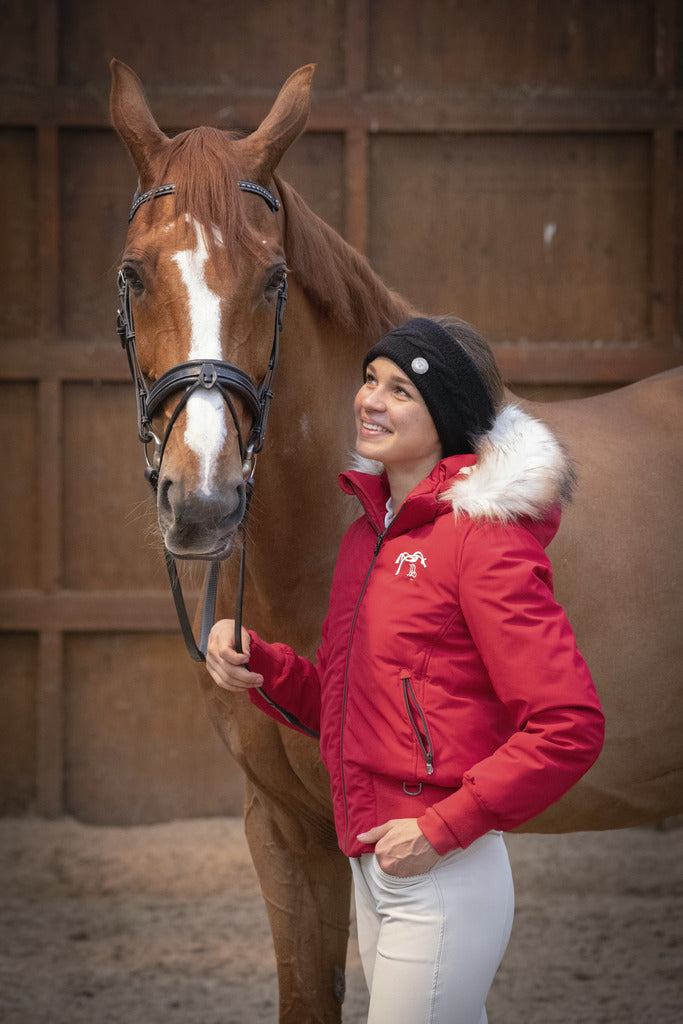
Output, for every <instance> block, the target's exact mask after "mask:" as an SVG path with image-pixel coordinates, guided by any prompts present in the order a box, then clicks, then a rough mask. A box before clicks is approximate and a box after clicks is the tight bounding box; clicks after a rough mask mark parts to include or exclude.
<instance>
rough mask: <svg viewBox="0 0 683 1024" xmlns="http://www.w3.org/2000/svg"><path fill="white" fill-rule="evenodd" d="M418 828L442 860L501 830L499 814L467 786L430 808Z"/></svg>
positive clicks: (419, 822) (421, 818) (420, 819)
mask: <svg viewBox="0 0 683 1024" xmlns="http://www.w3.org/2000/svg"><path fill="white" fill-rule="evenodd" d="M417 824H418V826H419V828H420V831H421V832H422V833H423V834H424V835H425V836H426V837H427V839H428V840H429V842H430V843H431V844H432V846H433V847H434V849H435V850H436V852H437V853H438V854H439V855H440V856H443V854H444V853H449V852H450V851H451V850H456V849H461V850H464V849H466V847H468V846H469V845H470V843H473V842H474V840H475V839H479V837H480V836H483V835H484V834H485V833H486V832H490V831H491V829H499V827H500V826H499V824H498V821H497V818H496V816H495V814H492V813H491V811H488V810H487V809H486V808H485V807H483V806H482V805H481V804H480V803H479V801H478V800H477V798H476V796H475V795H474V792H473V791H472V788H471V786H468V785H467V783H465V784H464V785H463V786H462V787H461V788H460V789H459V790H458V791H457V792H456V793H453V795H452V796H449V797H446V799H445V800H440V801H439V803H437V804H434V805H433V806H432V807H429V808H428V809H427V810H426V811H425V813H424V814H423V815H422V817H420V818H418V819H417Z"/></svg>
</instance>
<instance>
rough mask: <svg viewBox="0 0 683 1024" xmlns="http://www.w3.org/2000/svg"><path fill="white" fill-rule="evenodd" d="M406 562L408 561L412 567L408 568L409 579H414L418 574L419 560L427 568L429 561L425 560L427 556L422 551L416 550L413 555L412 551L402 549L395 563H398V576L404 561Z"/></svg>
mask: <svg viewBox="0 0 683 1024" xmlns="http://www.w3.org/2000/svg"><path fill="white" fill-rule="evenodd" d="M404 562H407V563H408V565H409V566H410V568H409V569H408V579H409V580H414V579H415V577H416V576H417V563H418V562H421V563H422V565H423V567H424V568H425V569H426V568H427V563H426V561H425V557H424V555H423V554H422V552H421V551H416V552H415V553H414V554H413V555H411V554H410V552H408V551H402V552H401V554H400V555H399V556H398V558H397V559H396V563H395V564H396V565H398V569H397V570H396V573H395V575H396V576H398V574H399V573H400V571H401V569H402V568H403V563H404Z"/></svg>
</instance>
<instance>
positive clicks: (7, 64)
mask: <svg viewBox="0 0 683 1024" xmlns="http://www.w3.org/2000/svg"><path fill="white" fill-rule="evenodd" d="M38 7H39V0H3V2H2V6H1V7H0V26H1V27H2V38H3V47H2V63H0V82H2V83H9V82H12V83H21V84H26V83H30V82H35V81H36V79H37V77H38V40H37V35H38V33H37V28H38ZM10 40H11V43H10Z"/></svg>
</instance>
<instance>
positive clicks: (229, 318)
mask: <svg viewBox="0 0 683 1024" xmlns="http://www.w3.org/2000/svg"><path fill="white" fill-rule="evenodd" d="M111 69H112V77H113V85H112V93H111V111H112V118H113V123H114V125H115V127H116V129H117V131H118V132H119V134H120V136H121V138H122V139H123V141H124V143H125V145H126V146H127V148H128V150H129V152H130V154H131V156H132V158H133V161H134V163H135V166H136V168H137V171H138V175H139V189H140V191H141V192H142V193H143V195H142V202H141V203H140V205H139V207H138V209H137V211H136V213H135V216H133V218H132V220H131V222H130V226H129V231H128V237H127V239H126V245H125V251H124V255H123V258H122V264H121V267H122V272H123V275H124V278H125V284H126V286H127V292H128V298H129V301H130V308H131V311H132V313H133V314H134V320H135V328H136V331H137V359H138V361H139V362H138V363H137V364H136V363H135V361H133V369H134V374H136V376H137V378H138V389H140V388H141V389H142V391H143V399H144V393H145V391H146V389H148V388H149V387H150V386H151V385H152V384H153V382H155V381H158V380H159V378H161V377H163V375H164V374H166V373H167V372H168V371H171V370H173V368H174V367H177V366H178V364H186V363H188V361H189V362H190V370H191V371H192V372H193V373H194V381H195V386H194V387H193V388H191V389H190V391H189V392H188V391H186V390H184V389H185V387H186V385H187V379H186V378H183V380H182V381H181V383H180V384H179V383H178V381H177V380H176V381H175V384H174V378H173V374H171V378H170V379H171V386H170V387H169V388H168V389H166V388H162V393H161V394H158V393H157V395H156V400H155V402H154V403H153V404H154V408H153V409H152V410H151V412H150V410H149V409H147V413H148V414H149V415H148V416H147V422H146V424H143V428H142V430H141V432H142V433H143V436H146V437H147V438H151V439H152V443H156V444H157V451H156V453H155V456H154V457H153V458H152V462H153V463H154V465H153V468H152V473H153V474H158V488H157V511H158V519H159V525H160V528H161V532H162V535H163V539H164V544H165V546H166V548H167V550H168V551H169V552H171V553H172V554H173V555H174V556H178V557H188V558H205V559H209V560H210V559H226V560H225V561H224V562H223V563H222V569H221V574H220V582H219V587H218V603H217V615H218V616H219V617H233V615H234V607H235V604H234V602H235V596H234V594H235V568H234V566H233V560H232V559H230V558H229V557H228V556H229V555H230V554H231V552H232V549H233V547H237V546H238V545H237V543H236V537H237V536H238V534H237V527H238V524H239V522H240V520H241V518H242V516H243V513H244V507H245V471H246V472H248V471H249V465H247V467H246V470H245V465H244V463H245V460H246V462H247V464H249V463H250V454H251V453H250V452H249V450H248V449H249V438H250V435H251V433H252V430H251V428H252V420H253V418H254V416H255V415H257V406H258V399H259V398H260V397H262V391H263V390H266V391H268V390H269V388H268V387H267V386H266V387H265V389H261V392H259V390H258V389H259V384H260V382H261V381H262V380H263V378H264V376H266V375H267V374H268V372H269V371H268V365H269V360H270V359H271V356H272V353H273V337H274V332H275V331H276V328H275V324H276V321H277V316H278V313H277V303H278V302H282V297H283V283H284V279H285V273H286V274H287V275H288V277H289V298H288V301H287V308H286V312H285V316H284V325H285V326H284V335H283V344H282V351H281V354H280V360H279V365H278V366H277V371H276V374H275V378H274V385H273V386H274V390H275V391H276V398H275V401H274V402H273V406H272V410H271V416H270V423H269V425H268V432H267V436H266V439H265V444H264V448H263V453H262V455H261V456H260V461H259V465H258V473H257V483H256V491H255V500H254V501H253V503H252V508H251V511H250V516H249V522H248V537H247V546H248V560H247V566H248V572H247V582H246V609H247V610H246V620H247V624H248V625H250V626H253V627H254V628H255V629H257V630H258V631H259V632H260V633H261V634H262V635H263V636H264V637H265V638H266V639H270V640H283V641H286V642H287V643H289V644H291V645H292V646H293V647H294V648H295V649H296V650H298V651H299V652H301V653H304V654H312V653H313V652H314V650H315V648H316V645H317V640H318V637H319V630H320V625H321V621H322V618H323V615H324V612H325V609H326V605H327V597H328V588H329V585H330V580H331V573H332V569H333V565H334V561H335V555H336V550H337V545H338V542H339V540H340V538H341V535H342V532H343V531H344V529H345V527H346V525H347V524H348V522H349V521H350V520H351V518H353V517H354V516H355V515H356V514H357V509H356V508H355V507H354V505H353V503H352V502H351V500H350V499H348V498H346V497H344V496H342V494H341V493H340V491H339V489H338V488H337V486H336V476H337V473H338V472H339V471H340V470H341V469H342V468H344V466H345V464H346V462H347V460H348V453H349V452H350V450H351V448H352V442H353V434H352V430H353V427H352V416H351V405H352V397H353V394H354V392H355V390H356V388H357V386H358V384H359V379H360V378H359V374H360V366H361V359H362V355H363V354H364V353H365V351H366V350H367V349H368V347H369V346H370V345H371V344H372V343H373V342H374V341H376V340H377V338H379V337H380V335H381V334H382V333H384V332H386V331H387V330H388V329H389V328H391V327H392V326H394V325H396V324H398V323H400V322H402V321H403V320H405V319H406V318H407V317H408V316H411V315H414V314H415V312H416V311H415V310H414V309H413V308H411V306H410V305H409V304H408V303H407V302H406V301H404V300H403V299H402V298H401V297H400V296H398V295H396V294H393V293H392V292H390V291H389V290H388V289H387V288H386V287H385V286H384V284H383V283H382V282H381V281H380V280H379V279H378V277H377V276H376V275H375V274H374V273H373V271H372V270H371V268H370V266H369V265H368V263H367V261H366V260H365V259H364V258H362V257H361V256H359V255H358V254H357V253H356V252H355V251H354V250H353V249H351V248H350V247H349V246H348V245H347V244H346V243H345V242H344V241H343V240H342V239H341V238H340V237H339V236H338V235H337V234H336V233H335V232H334V231H333V230H332V229H331V228H330V227H328V226H327V225H326V224H324V223H323V222H322V221H321V220H320V219H319V218H317V217H316V216H315V215H314V214H313V213H312V212H311V211H310V210H309V209H308V208H307V206H306V205H305V204H304V202H303V201H302V199H301V198H300V197H299V196H298V195H297V194H296V192H294V190H293V189H292V188H291V187H290V186H288V185H287V184H286V183H285V182H284V181H282V180H281V179H280V178H278V177H277V176H276V168H277V166H278V163H279V161H280V159H281V157H282V156H283V154H284V153H285V151H286V150H287V148H288V147H289V146H290V145H291V144H292V143H293V142H294V140H295V139H296V138H297V136H298V135H299V134H300V133H301V132H302V131H303V129H304V126H305V124H306V120H307V117H308V110H309V102H310V88H311V79H312V75H313V67H312V66H308V67H304V68H301V69H300V70H299V71H297V72H295V73H294V74H293V75H292V76H291V77H290V78H289V79H288V80H287V82H286V83H285V85H284V86H283V88H282V90H281V92H280V94H279V96H278V97H277V99H276V101H275V103H274V105H273V107H272V109H271V111H270V113H269V114H268V115H267V117H266V118H265V120H264V121H263V122H262V124H261V125H260V127H259V128H257V129H256V131H255V132H253V133H252V134H251V135H247V136H245V137H238V136H235V135H231V134H229V133H226V132H223V131H219V130H217V129H213V128H197V129H194V130H193V131H189V132H185V133H183V134H181V135H179V136H178V137H177V138H174V139H170V138H168V137H167V136H166V135H165V134H164V133H163V132H162V131H161V130H160V129H159V127H158V126H157V124H156V122H155V120H154V118H153V116H152V114H151V112H150V109H149V107H148V104H147V101H146V99H145V96H144V93H143V90H142V86H141V84H140V82H139V80H138V78H137V77H136V75H135V74H134V73H133V72H132V71H131V69H130V68H128V67H126V66H125V65H124V64H121V63H119V62H118V61H112V65H111ZM240 183H241V184H240ZM165 185H167V186H169V187H168V188H166V189H164V188H163V186H165ZM171 186H172V187H171ZM252 186H255V187H252ZM226 361H228V362H226ZM235 367H238V370H237V371H236V373H235V372H233V371H235ZM240 371H241V375H240ZM183 372H185V373H187V372H188V371H187V367H186V368H185V371H183ZM231 373H232V376H231ZM244 375H246V377H247V378H249V380H248V381H247V383H246V384H245V377H244ZM216 376H218V377H219V378H221V376H222V380H223V383H222V384H220V381H219V384H220V386H219V385H216V383H215V378H216ZM181 377H182V373H181ZM199 378H201V380H199ZM165 380H166V381H168V380H169V378H168V377H167V378H165ZM249 381H251V382H257V383H256V384H252V383H249ZM267 383H268V382H267ZM249 388H251V392H250V391H249ZM682 390H683V372H680V371H672V372H671V373H668V374H663V375H661V376H659V377H655V378H651V379H649V380H646V381H643V382H640V383H638V384H635V385H633V386H631V387H628V388H624V389H622V390H619V391H616V392H613V393H611V394H607V395H604V396H600V397H597V398H589V399H585V400H579V401H570V402H559V403H552V404H548V405H542V406H538V405H534V404H533V403H523V404H524V405H525V407H526V408H527V409H528V411H530V412H531V413H532V414H533V415H536V416H538V417H539V418H542V419H544V420H545V421H546V422H547V423H548V424H549V425H550V426H551V428H552V429H553V430H554V431H555V432H556V433H557V434H558V435H559V437H560V438H561V439H562V441H563V442H564V443H565V444H566V446H567V447H568V449H569V451H570V453H571V455H572V456H573V458H574V459H575V462H576V465H577V469H578V473H579V485H578V489H577V491H576V496H575V500H574V503H573V504H572V505H571V506H570V507H569V508H568V510H567V512H566V516H565V519H564V521H563V525H562V528H561V530H560V532H559V535H558V537H557V539H556V541H555V542H554V543H553V545H552V548H551V551H550V555H551V558H552V561H553V563H554V566H555V573H556V587H557V593H558V596H559V599H560V600H561V602H562V603H563V604H564V606H565V607H566V609H567V611H568V615H569V618H570V620H571V622H572V624H573V626H574V628H575V631H576V634H577V636H578V639H579V644H580V646H581V648H582V650H583V653H584V654H585V656H586V659H587V661H588V664H589V665H590V667H591V669H592V671H593V673H594V677H595V681H596V684H597V688H598V691H599V693H600V697H601V700H602V704H603V707H604V710H605V714H606V719H607V739H606V743H605V747H604V752H603V754H602V755H601V757H600V759H599V760H598V763H597V764H596V765H595V767H594V768H593V769H592V770H591V771H590V772H589V773H588V775H587V776H586V777H585V779H584V780H583V781H582V783H581V784H580V785H578V786H577V787H576V788H575V789H573V790H572V791H571V792H570V793H569V794H567V796H566V797H564V798H563V799H562V800H561V801H559V803H557V804H556V805H554V806H553V807H551V808H550V809H549V810H548V811H547V812H545V813H544V814H543V815H541V816H540V818H538V819H536V820H535V821H533V822H531V823H530V824H529V826H528V830H530V831H546V832H548V831H550V832H563V831H577V830H585V829H604V828H619V827H626V826H630V825H634V824H639V823H645V822H657V821H659V820H661V819H662V818H664V817H665V816H668V815H672V814H674V813H678V812H680V811H682V810H683V802H682V801H683V797H682V794H683V784H682V783H683V771H682V767H683V751H682V749H681V747H682V743H681V737H682V735H683V702H682V701H681V700H680V690H679V664H680V661H679V660H677V654H676V650H675V645H676V642H677V638H678V636H679V629H680V600H679V601H678V603H677V584H678V581H679V580H680V577H681V573H680V560H681V549H682V548H683V545H681V544H680V541H678V540H677V538H676V533H677V530H676V523H677V511H678V509H677V508H676V504H677V499H678V497H679V493H680V492H679V481H680V480H681V478H682V475H683V474H682V472H681V469H682V467H681V455H680V451H681V446H680V441H679V436H680V434H679V432H680V425H681V415H680V410H681V392H682ZM252 392H253V393H252ZM254 394H256V401H255V400H254ZM226 396H227V397H226ZM228 399H229V401H228ZM143 404H144V402H143ZM143 412H144V410H143ZM169 427H171V428H172V429H169ZM155 438H156V439H157V441H156V442H155ZM159 439H161V440H159ZM162 442H163V444H164V450H163V460H162V461H161V462H160V464H159V461H160V459H159V456H160V452H159V450H158V449H159V448H160V446H161V443H162ZM252 444H253V441H252ZM199 675H200V680H201V687H202V689H203V692H204V696H205V698H206V701H207V705H208V709H209V714H210V716H211V719H212V721H213V722H214V724H215V726H216V728H217V729H218V731H219V733H220V735H221V736H222V737H223V739H224V741H225V742H226V744H227V745H228V747H229V749H230V750H231V752H232V754H233V755H234V757H235V758H236V760H237V761H238V762H239V764H240V765H241V767H242V768H243V770H244V772H245V775H246V792H247V796H246V809H245V823H246V833H247V837H248V841H249V846H250V850H251V854H252V856H253V860H254V863H255V866H256V870H257V872H258V876H259V879H260V882H261V887H262V890H263V894H264V897H265V900H266V904H267V908H268V913H269V916H270V923H271V927H272V932H273V937H274V943H275V952H276V960H277V969H278V979H279V990H280V1021H282V1022H285V1021H286V1022H290V1024H305V1022H313V1021H318V1022H323V1021H324V1022H327V1024H329V1022H333V1021H339V1020H340V1019H341V1009H340V1006H341V999H342V998H343V970H344V963H345V955H346V944H347V934H348V925H349V895H350V882H349V871H348V865H347V863H346V860H345V858H344V857H343V856H342V855H341V854H340V852H339V851H338V849H337V843H336V839H335V833H334V827H333V824H332V814H331V804H330V794H329V784H328V779H327V776H326V772H325V770H324V768H323V766H322V764H321V762H320V758H319V752H318V746H317V743H316V742H315V740H313V739H310V738H308V737H307V736H304V735H302V734H301V733H297V732H295V731H293V730H291V729H289V728H287V727H286V726H284V725H282V726H280V725H278V724H276V723H275V722H274V721H273V720H271V719H270V718H268V717H267V716H265V715H263V714H261V713H260V712H259V711H257V710H256V709H255V708H254V707H253V706H252V704H251V703H250V701H249V700H248V699H247V698H246V697H242V696H237V695H234V694H230V693H227V692H226V691H225V690H221V689H219V688H218V687H216V686H214V685H213V684H212V683H211V682H210V680H209V677H208V675H207V673H206V672H205V670H204V669H203V668H200V670H199Z"/></svg>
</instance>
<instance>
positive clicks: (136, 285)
mask: <svg viewBox="0 0 683 1024" xmlns="http://www.w3.org/2000/svg"><path fill="white" fill-rule="evenodd" d="M121 269H122V270H123V276H124V277H125V279H126V281H127V282H128V287H129V288H130V290H131V291H132V292H134V293H135V295H139V294H140V292H141V291H142V290H143V288H144V285H143V283H142V278H141V277H140V275H139V274H138V272H137V270H136V269H135V267H132V266H131V265H130V263H124V265H123V267H122V268H121Z"/></svg>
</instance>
